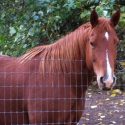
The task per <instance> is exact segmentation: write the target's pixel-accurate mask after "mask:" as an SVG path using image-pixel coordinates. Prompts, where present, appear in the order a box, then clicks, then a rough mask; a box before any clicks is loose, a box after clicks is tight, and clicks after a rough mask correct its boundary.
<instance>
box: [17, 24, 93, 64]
mask: <svg viewBox="0 0 125 125" xmlns="http://www.w3.org/2000/svg"><path fill="white" fill-rule="evenodd" d="M90 28H91V24H90V23H86V24H84V25H81V26H80V27H79V28H77V29H76V30H75V31H73V32H71V33H69V34H67V35H66V36H64V37H62V38H61V39H59V40H57V41H56V42H55V43H53V44H50V45H43V46H38V47H35V48H33V49H31V50H29V51H28V52H27V53H26V54H24V55H22V56H21V57H19V58H18V61H19V62H26V61H27V60H31V59H33V58H35V57H36V56H38V55H39V56H40V57H41V58H42V59H75V57H77V56H78V54H81V53H82V52H80V51H81V50H82V51H83V46H84V44H85V43H84V41H85V39H86V38H85V36H86V34H88V32H86V31H87V30H88V31H89V30H90ZM81 46H82V49H81Z"/></svg>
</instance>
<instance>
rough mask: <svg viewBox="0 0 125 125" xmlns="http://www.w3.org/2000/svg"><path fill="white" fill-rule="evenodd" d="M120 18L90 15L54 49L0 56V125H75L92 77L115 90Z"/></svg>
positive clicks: (36, 48) (117, 14)
mask: <svg viewBox="0 0 125 125" xmlns="http://www.w3.org/2000/svg"><path fill="white" fill-rule="evenodd" d="M119 18H120V12H119V11H116V12H115V13H114V14H113V15H112V17H111V19H106V18H102V17H101V18H99V17H98V14H97V13H96V11H95V10H93V11H92V13H91V17H90V22H88V23H86V24H84V25H82V26H80V27H79V28H78V29H76V30H75V31H73V32H71V33H69V34H68V35H66V36H65V37H63V38H61V39H59V40H58V41H57V42H56V43H54V44H51V45H45V46H38V47H35V48H33V49H31V50H30V51H28V52H27V53H26V54H24V55H22V56H21V57H18V58H16V57H9V56H0V124H1V125H10V124H42V125H49V124H50V125H52V124H53V125H56V124H57V125H59V124H60V125H75V124H77V123H78V122H79V120H80V118H81V115H82V112H83V110H84V104H85V103H84V102H85V92H86V89H87V86H88V85H89V84H90V82H91V80H92V77H93V75H94V74H93V73H95V74H96V76H97V82H98V86H99V88H100V89H103V88H107V89H111V88H112V87H113V86H114V85H115V81H116V78H115V75H114V67H115V60H116V48H117V44H118V38H117V35H116V32H115V26H116V25H117V23H118V21H119Z"/></svg>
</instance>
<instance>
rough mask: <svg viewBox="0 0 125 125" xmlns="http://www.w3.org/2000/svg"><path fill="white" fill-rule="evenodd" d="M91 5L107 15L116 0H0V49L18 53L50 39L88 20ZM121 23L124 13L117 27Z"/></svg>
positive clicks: (123, 25)
mask: <svg viewBox="0 0 125 125" xmlns="http://www.w3.org/2000/svg"><path fill="white" fill-rule="evenodd" d="M95 6H96V9H97V12H98V13H99V15H104V16H106V17H109V16H110V15H111V14H112V11H113V10H115V9H116V8H117V6H118V5H117V3H116V0H110V1H107V0H103V1H102V0H89V1H88V0H77V1H76V0H26V1H25V0H11V1H10V0H1V1H0V8H1V9H0V52H1V53H3V54H7V55H13V56H19V55H21V54H23V53H25V51H26V50H27V49H29V48H32V47H34V46H36V45H39V44H49V43H52V42H54V41H55V40H57V39H59V38H60V37H61V36H63V35H65V34H67V32H70V31H72V30H74V29H75V28H77V27H78V26H80V25H81V24H82V23H85V22H87V21H89V16H90V11H91V9H92V8H93V7H95ZM122 11H123V12H124V7H122ZM123 27H125V14H124V13H122V17H121V21H120V23H119V29H120V30H119V31H121V29H122V28H123ZM124 36H125V35H122V38H123V37H124ZM121 40H122V39H121ZM124 55H125V54H124Z"/></svg>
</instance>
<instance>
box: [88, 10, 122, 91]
mask: <svg viewBox="0 0 125 125" xmlns="http://www.w3.org/2000/svg"><path fill="white" fill-rule="evenodd" d="M119 18H120V11H119V10H118V11H117V12H115V13H114V14H113V15H112V17H111V19H106V18H98V14H97V13H96V11H95V10H93V11H92V13H91V17H90V23H91V25H92V29H91V33H90V36H89V42H88V47H87V50H88V52H87V53H86V58H87V59H86V60H87V63H88V64H89V67H90V66H91V67H92V68H93V70H94V72H95V74H96V76H97V82H98V85H99V88H100V89H104V88H106V89H111V88H112V87H113V86H114V85H115V83H116V77H115V75H114V68H115V61H116V55H117V52H116V49H117V44H118V42H119V39H118V37H117V34H116V32H115V26H116V25H117V23H118V21H119Z"/></svg>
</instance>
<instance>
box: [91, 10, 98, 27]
mask: <svg viewBox="0 0 125 125" xmlns="http://www.w3.org/2000/svg"><path fill="white" fill-rule="evenodd" d="M90 23H91V25H92V27H95V26H96V25H97V24H98V14H97V12H96V11H95V9H94V10H93V11H92V12H91V16H90Z"/></svg>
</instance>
